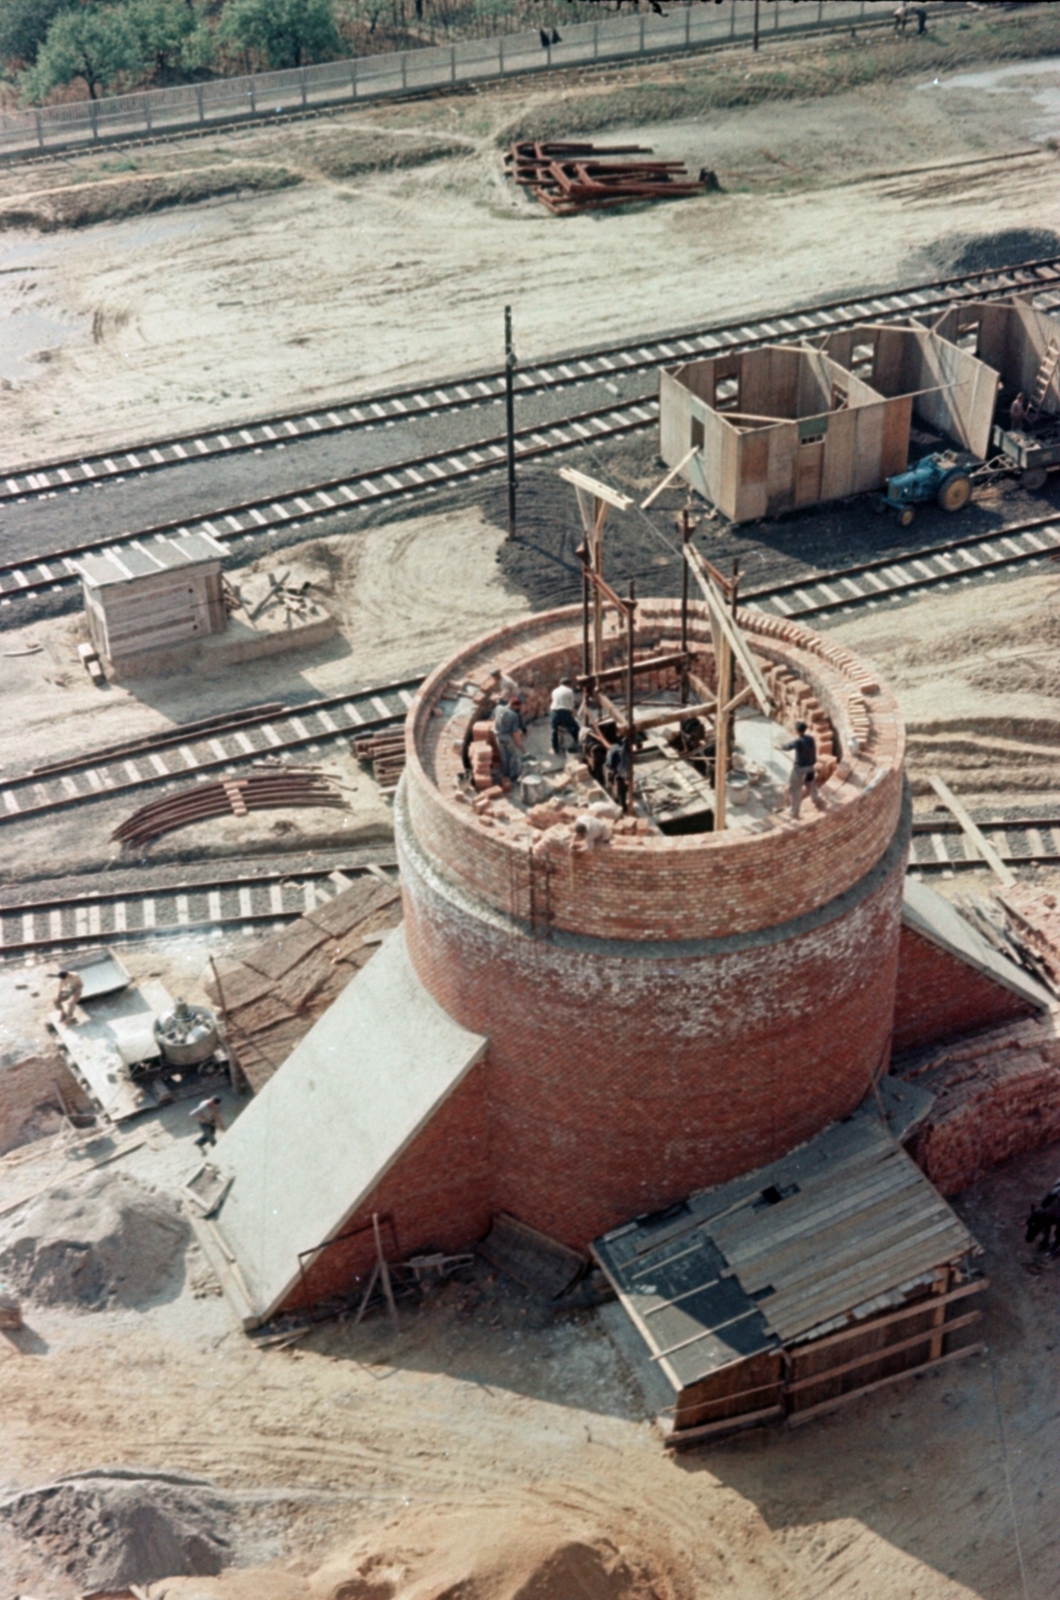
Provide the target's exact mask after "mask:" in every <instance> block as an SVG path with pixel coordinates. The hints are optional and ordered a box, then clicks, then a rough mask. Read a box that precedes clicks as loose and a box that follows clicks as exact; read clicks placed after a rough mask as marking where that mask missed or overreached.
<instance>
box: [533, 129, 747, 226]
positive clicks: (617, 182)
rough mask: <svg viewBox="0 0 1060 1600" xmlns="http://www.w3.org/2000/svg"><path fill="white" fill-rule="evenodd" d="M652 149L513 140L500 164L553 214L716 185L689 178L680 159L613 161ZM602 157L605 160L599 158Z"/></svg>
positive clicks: (683, 193) (669, 197) (702, 178)
mask: <svg viewBox="0 0 1060 1600" xmlns="http://www.w3.org/2000/svg"><path fill="white" fill-rule="evenodd" d="M651 153H652V152H651V149H650V148H648V147H645V146H643V145H637V144H625V145H608V146H603V147H599V148H598V147H597V146H596V145H592V144H572V143H570V142H562V143H558V142H554V141H553V142H542V141H540V140H534V141H528V142H522V143H519V142H517V143H514V144H512V145H511V146H510V147H509V150H508V154H507V155H506V156H505V162H506V163H507V164H508V166H509V168H510V176H511V177H512V179H513V180H514V182H515V183H517V184H519V185H520V186H521V187H523V188H526V189H529V191H530V193H531V194H532V195H534V196H535V197H536V198H537V199H538V200H540V202H541V204H542V205H543V206H545V207H546V208H547V210H549V211H551V212H552V213H553V215H555V216H571V215H573V214H575V213H577V212H579V211H599V210H600V209H601V208H603V207H606V206H623V205H629V204H630V203H631V202H633V201H637V200H679V199H682V198H683V197H685V196H687V195H693V194H704V193H705V192H706V190H707V189H708V188H710V187H716V182H715V183H714V184H712V183H711V182H709V181H708V177H707V174H705V173H704V174H702V175H701V176H700V177H699V178H693V177H692V175H691V173H690V172H689V171H688V168H687V167H686V166H685V164H684V162H683V161H616V160H615V159H614V158H615V157H616V156H631V155H649V156H650V155H651ZM601 156H603V157H607V159H606V160H601V159H600V157H601ZM711 177H713V175H711Z"/></svg>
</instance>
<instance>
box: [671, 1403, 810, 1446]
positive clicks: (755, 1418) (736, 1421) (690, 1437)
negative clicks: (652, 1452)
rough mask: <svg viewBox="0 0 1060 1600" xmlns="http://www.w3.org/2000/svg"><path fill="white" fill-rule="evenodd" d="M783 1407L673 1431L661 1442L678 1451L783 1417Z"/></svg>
mask: <svg viewBox="0 0 1060 1600" xmlns="http://www.w3.org/2000/svg"><path fill="white" fill-rule="evenodd" d="M783 1415H784V1407H783V1406H766V1407H764V1408H763V1410H761V1411H745V1412H744V1413H743V1415H742V1416H739V1417H723V1418H722V1420H721V1421H720V1422H706V1423H704V1424H703V1425H702V1427H697V1428H682V1429H681V1431H680V1432H678V1431H677V1430H675V1431H674V1432H673V1433H671V1434H669V1435H668V1436H667V1437H666V1439H665V1440H664V1441H663V1442H664V1443H665V1445H666V1448H667V1449H668V1450H679V1449H680V1448H681V1447H682V1445H686V1444H694V1443H696V1442H697V1441H698V1440H700V1439H710V1438H717V1436H718V1435H719V1434H721V1433H737V1432H738V1431H740V1430H741V1429H743V1428H754V1427H757V1426H758V1425H759V1423H762V1422H768V1421H769V1420H770V1419H771V1418H773V1417H778V1418H780V1417H783Z"/></svg>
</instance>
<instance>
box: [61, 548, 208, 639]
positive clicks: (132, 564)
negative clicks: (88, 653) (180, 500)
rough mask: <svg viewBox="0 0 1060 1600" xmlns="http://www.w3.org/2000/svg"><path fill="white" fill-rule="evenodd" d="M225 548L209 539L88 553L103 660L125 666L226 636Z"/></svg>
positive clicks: (88, 599)
mask: <svg viewBox="0 0 1060 1600" xmlns="http://www.w3.org/2000/svg"><path fill="white" fill-rule="evenodd" d="M222 554H223V550H222V547H221V546H220V545H217V544H215V543H214V542H213V541H212V540H211V539H208V538H207V537H206V536H205V534H198V533H192V534H188V535H187V536H186V537H184V538H181V539H165V538H159V539H154V540H152V541H151V542H150V543H146V542H145V543H142V544H138V545H136V546H129V547H123V548H122V549H121V551H120V552H119V551H116V550H113V549H111V550H107V551H106V552H104V553H103V554H101V555H92V556H85V557H83V558H82V560H81V561H80V562H79V563H78V568H79V570H80V573H81V581H82V590H83V593H84V599H85V618H86V621H87V623H88V631H89V634H90V636H91V639H92V643H93V644H94V645H95V647H96V650H97V651H98V652H99V655H100V656H101V657H102V659H103V660H104V661H108V662H110V663H111V665H112V666H114V667H121V666H122V665H123V664H127V663H128V662H131V661H139V660H140V659H141V658H142V657H144V656H148V657H149V656H150V655H151V653H152V652H155V651H160V650H164V649H166V648H167V647H172V646H173V645H178V644H182V643H184V642H186V641H188V640H196V639H201V638H205V637H206V636H207V635H209V634H212V633H223V632H224V628H225V624H226V622H227V618H228V613H227V610H226V607H225V597H224V582H223V579H222V577H221V556H222Z"/></svg>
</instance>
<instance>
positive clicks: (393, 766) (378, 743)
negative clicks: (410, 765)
mask: <svg viewBox="0 0 1060 1600" xmlns="http://www.w3.org/2000/svg"><path fill="white" fill-rule="evenodd" d="M353 753H354V755H355V756H356V757H357V760H358V761H366V762H371V765H372V775H373V777H374V778H375V781H376V783H378V784H379V786H380V788H382V789H396V788H397V782H398V779H399V778H400V777H401V774H402V773H403V772H404V770H405V735H404V732H403V731H402V730H401V729H400V728H395V729H388V730H387V731H386V732H385V733H376V734H373V735H371V737H369V738H365V739H354V741H353Z"/></svg>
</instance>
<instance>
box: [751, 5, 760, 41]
mask: <svg viewBox="0 0 1060 1600" xmlns="http://www.w3.org/2000/svg"><path fill="white" fill-rule="evenodd" d="M758 5H759V0H755V32H754V41H753V43H752V45H751V49H752V50H757V49H758Z"/></svg>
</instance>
